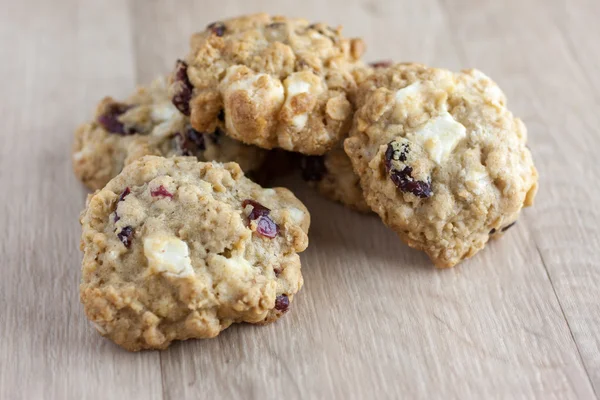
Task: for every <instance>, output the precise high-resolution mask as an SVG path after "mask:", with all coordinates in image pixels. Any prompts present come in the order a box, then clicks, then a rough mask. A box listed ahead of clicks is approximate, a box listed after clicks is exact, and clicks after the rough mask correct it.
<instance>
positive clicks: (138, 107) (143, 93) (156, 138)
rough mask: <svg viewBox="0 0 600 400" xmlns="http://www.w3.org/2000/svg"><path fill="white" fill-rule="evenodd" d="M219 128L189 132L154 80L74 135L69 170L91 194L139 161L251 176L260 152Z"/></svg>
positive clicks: (102, 107) (108, 104)
mask: <svg viewBox="0 0 600 400" xmlns="http://www.w3.org/2000/svg"><path fill="white" fill-rule="evenodd" d="M222 125H223V124H220V125H217V126H215V128H214V129H213V130H212V131H211V132H212V133H211V134H207V133H201V132H199V131H196V130H194V129H192V128H191V126H190V124H189V118H187V117H185V116H184V115H183V114H181V113H180V112H179V111H178V110H177V109H176V108H175V107H174V106H173V104H172V103H171V99H170V97H169V96H168V87H167V82H166V80H165V79H163V78H159V79H156V80H155V81H154V82H153V83H152V84H151V85H149V86H148V87H141V88H139V89H138V90H137V91H136V92H135V93H134V94H133V95H132V96H131V97H129V98H128V99H127V100H126V101H124V102H118V101H116V100H114V99H112V98H110V97H107V98H105V99H104V100H102V102H101V103H100V104H99V105H98V107H97V110H96V117H95V119H94V121H91V122H89V123H86V124H84V125H82V126H80V127H79V128H78V129H77V131H76V132H75V143H74V145H73V154H72V160H73V169H74V171H75V175H76V176H77V178H79V180H81V181H82V182H83V183H84V184H85V185H86V186H88V187H89V188H90V189H92V190H97V189H100V188H102V187H103V186H104V185H106V183H108V181H109V180H110V179H112V178H113V177H115V176H116V175H117V174H118V173H119V172H121V170H122V169H123V167H124V166H125V165H127V164H129V163H131V162H133V161H135V160H137V159H138V158H140V157H142V156H144V155H160V156H165V157H169V156H174V155H185V156H196V157H198V159H200V160H202V161H212V160H216V161H221V162H226V161H235V162H237V163H239V164H240V166H241V167H242V169H243V170H244V171H245V172H252V171H255V170H257V169H258V168H259V167H260V166H261V165H262V161H263V159H264V157H265V153H266V151H265V150H262V149H259V148H257V147H254V146H248V145H245V144H243V143H241V142H238V141H236V140H233V139H230V138H229V137H227V136H225V135H224V134H223V126H222Z"/></svg>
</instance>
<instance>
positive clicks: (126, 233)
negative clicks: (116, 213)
mask: <svg viewBox="0 0 600 400" xmlns="http://www.w3.org/2000/svg"><path fill="white" fill-rule="evenodd" d="M132 236H133V228H132V227H131V226H126V227H125V228H123V229H121V232H119V233H117V237H118V238H119V240H120V241H121V243H123V244H124V245H125V247H127V248H129V247H130V246H131V237H132Z"/></svg>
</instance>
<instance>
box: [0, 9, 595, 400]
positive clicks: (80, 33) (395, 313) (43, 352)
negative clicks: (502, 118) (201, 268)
mask: <svg viewBox="0 0 600 400" xmlns="http://www.w3.org/2000/svg"><path fill="white" fill-rule="evenodd" d="M575 3H577V4H575ZM0 6H2V10H3V12H2V14H0V44H1V45H0V59H2V60H5V62H4V63H2V64H1V65H0V74H1V76H3V77H4V83H3V87H2V88H3V91H2V94H3V96H2V99H0V120H1V121H3V123H4V125H3V128H4V129H2V130H1V131H0V135H2V139H3V140H2V143H3V145H2V146H0V179H1V181H2V186H3V187H4V190H2V191H0V204H3V205H5V208H4V209H2V210H1V211H0V224H2V226H3V227H4V229H2V230H0V254H1V255H2V260H3V266H4V274H3V279H2V280H0V307H1V309H2V310H4V311H3V313H2V316H3V318H2V322H3V323H2V324H0V337H1V338H2V340H0V398H2V399H4V398H7V399H19V398H23V399H31V398H131V399H133V398H145V399H147V398H150V399H160V398H163V397H164V398H177V399H179V398H275V397H277V398H281V397H289V398H292V399H293V398H371V397H377V398H398V397H403V398H427V399H429V398H438V397H444V398H461V399H469V398H477V399H479V398H543V399H569V398H584V399H585V398H594V393H593V388H592V385H591V384H590V380H591V382H592V383H593V384H594V385H595V387H596V391H598V388H599V385H600V351H599V349H600V344H599V340H600V339H599V338H598V335H597V332H598V328H599V327H600V320H599V319H598V315H600V304H599V300H598V296H597V293H598V289H599V288H600V274H598V261H597V260H596V259H597V254H596V253H597V250H596V249H597V248H598V245H599V244H600V235H599V231H598V228H597V223H596V222H597V221H598V218H597V215H598V213H597V212H596V211H595V209H594V208H593V207H594V201H593V200H595V199H598V198H599V193H598V189H597V187H595V186H594V185H593V184H590V182H597V181H598V178H599V176H598V175H599V172H600V170H599V169H598V168H597V167H596V162H595V159H594V155H595V152H597V151H598V150H600V137H599V135H598V129H597V126H598V125H599V123H600V116H598V115H596V114H595V110H596V109H597V106H598V99H599V97H598V95H597V93H596V92H595V89H598V88H599V87H600V86H599V82H600V81H598V78H597V77H596V75H595V69H594V68H595V66H598V64H600V60H599V58H598V57H599V56H598V54H597V52H595V47H597V46H595V41H594V38H596V37H598V34H599V33H600V32H599V31H600V26H598V24H597V23H596V21H597V18H596V17H597V16H599V15H600V9H599V6H598V3H597V2H594V0H576V1H573V2H569V3H568V4H567V2H566V1H564V0H551V1H548V2H543V1H542V0H535V1H530V2H524V1H517V0H509V1H506V2H487V3H485V4H484V3H483V2H477V1H475V0H453V1H447V0H444V1H443V2H442V1H441V0H440V2H438V1H437V0H426V1H420V2H415V1H409V0H402V1H399V0H396V1H392V0H385V1H365V2H363V1H357V0H351V1H342V0H333V1H329V2H326V3H324V2H322V1H317V0H307V1H303V2H302V4H300V5H299V4H298V3H292V2H277V1H273V0H259V1H254V2H252V3H250V2H247V1H239V0H238V1H231V2H223V4H218V5H217V4H215V3H207V2H198V1H192V0H185V1H179V2H176V3H174V2H170V1H167V0H155V1H152V2H148V1H141V0H131V1H130V2H129V3H126V2H122V1H117V0H110V1H103V2H85V1H78V0H56V1H53V2H44V1H43V0H23V1H21V2H11V1H8V0H0ZM257 10H268V11H270V12H273V13H281V14H288V15H292V16H294V15H296V16H305V17H306V18H308V19H312V20H323V21H327V22H329V23H331V24H332V25H335V24H343V25H345V27H346V29H345V32H346V33H347V34H348V35H356V36H362V37H364V38H365V40H366V41H367V42H368V47H369V52H368V55H367V58H368V59H370V60H377V59H390V58H391V59H395V60H403V61H408V60H411V61H415V60H417V61H423V62H425V63H429V64H433V65H439V66H444V67H448V68H452V69H457V68H459V67H466V66H473V65H474V66H477V67H479V68H481V69H482V70H484V71H486V73H489V74H490V75H491V76H492V77H493V78H494V79H496V80H497V81H498V82H499V83H500V84H501V86H502V87H503V88H504V89H505V91H506V92H507V94H508V96H509V98H510V99H511V108H512V109H513V110H515V112H516V113H517V114H518V115H520V116H522V117H523V118H524V119H525V121H526V122H527V124H528V126H529V128H530V140H531V147H532V150H533V152H534V155H535V157H536V162H537V165H538V166H539V169H540V172H541V179H542V182H541V191H540V194H539V197H538V203H537V205H536V207H535V208H533V209H531V210H527V211H526V213H525V217H524V218H523V221H522V223H520V224H518V225H517V227H515V228H514V229H513V230H511V233H510V234H509V235H507V236H506V237H505V238H503V239H502V240H500V241H497V242H495V243H493V244H492V245H491V246H489V248H488V249H487V250H486V251H485V252H483V253H481V254H479V255H478V256H477V257H475V258H474V259H473V260H471V261H468V262H466V263H464V264H463V265H462V266H460V267H459V268H456V269H453V270H448V271H435V270H433V269H432V268H431V266H430V264H429V262H428V260H427V259H426V257H425V256H423V255H422V254H420V253H418V252H415V251H412V250H409V249H407V248H406V247H405V246H403V245H402V244H401V243H399V241H398V240H397V239H396V237H395V236H394V235H393V234H392V233H391V232H389V231H388V230H387V229H385V228H384V227H383V226H382V225H381V223H380V221H379V220H378V219H377V218H376V217H372V216H361V215H358V214H354V213H351V212H349V211H347V210H345V209H344V208H343V207H341V206H337V205H334V204H331V203H329V202H327V201H325V200H323V199H320V198H318V197H317V196H316V195H315V194H314V193H313V192H312V191H310V190H309V189H308V188H306V187H305V186H304V184H303V183H302V182H286V184H289V185H291V187H292V188H293V189H294V190H295V192H297V193H298V195H299V196H300V197H301V198H302V199H303V200H304V201H305V202H306V204H307V206H308V207H309V208H310V209H311V212H312V215H313V227H312V231H311V245H310V247H309V250H308V251H307V252H306V253H305V254H303V256H302V258H303V271H304V276H305V281H306V285H305V287H304V289H303V291H302V292H301V293H300V295H299V296H298V297H297V301H295V303H294V304H293V309H292V311H291V312H290V313H289V315H287V316H286V317H285V318H283V319H282V320H281V321H279V322H278V323H276V324H273V325H270V326H266V327H253V326H239V327H233V328H231V329H229V330H228V331H226V332H224V333H223V334H222V335H221V336H220V337H218V338H217V339H214V340H205V341H189V342H186V343H179V344H176V345H174V346H173V347H172V348H171V349H170V350H168V351H166V352H162V353H157V352H144V353H139V354H129V353H126V352H124V351H122V350H121V349H119V348H118V347H116V346H114V345H112V344H111V343H109V342H108V341H105V340H103V339H101V338H100V337H99V336H98V335H97V334H96V333H95V332H94V331H93V329H92V328H91V327H90V326H89V324H88V323H87V321H86V320H85V318H84V315H83V311H82V309H81V306H80V305H79V299H78V293H77V286H78V282H79V277H80V272H79V264H80V259H81V254H80V252H79V250H78V249H77V243H78V241H79V235H80V227H79V225H78V223H77V216H78V213H79V210H80V209H81V208H82V206H83V199H84V196H85V190H84V189H83V188H82V187H81V186H80V185H79V184H78V183H77V182H76V180H75V179H74V177H73V174H72V171H71V167H70V159H69V157H68V152H69V150H68V149H69V148H70V145H71V142H72V133H71V132H72V130H73V129H74V127H75V126H76V125H77V124H78V123H79V122H82V121H84V120H85V119H87V118H89V117H90V115H91V112H92V110H93V106H94V104H95V103H96V102H97V101H98V100H99V98H100V97H102V96H104V95H106V94H110V95H113V96H116V97H118V96H124V95H127V94H128V93H129V92H130V91H131V89H132V88H133V86H134V83H136V82H138V83H142V82H147V81H149V80H151V79H152V78H153V77H154V76H155V75H157V74H161V73H166V72H168V71H169V70H170V69H171V67H172V65H173V63H174V60H175V59H176V58H177V57H180V56H182V55H183V54H184V53H185V51H186V47H187V37H188V35H189V34H190V33H191V32H192V31H194V30H198V29H202V28H203V27H204V26H205V25H206V24H207V23H208V22H211V21H214V20H217V19H219V18H222V17H223V16H234V15H238V14H243V13H248V12H255V11H257ZM565 137H566V138H568V140H565ZM565 318H566V319H565ZM569 328H570V330H569ZM584 366H585V369H584ZM161 368H162V373H161ZM586 370H587V374H586ZM588 374H589V378H588ZM163 383H164V386H163ZM374 395H375V396H374Z"/></svg>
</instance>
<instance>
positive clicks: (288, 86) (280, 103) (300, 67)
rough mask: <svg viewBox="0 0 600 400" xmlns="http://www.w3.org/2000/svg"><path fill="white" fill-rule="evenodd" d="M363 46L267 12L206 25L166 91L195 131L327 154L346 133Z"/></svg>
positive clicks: (328, 30)
mask: <svg viewBox="0 0 600 400" xmlns="http://www.w3.org/2000/svg"><path fill="white" fill-rule="evenodd" d="M363 51H364V44H363V42H362V40H360V39H347V38H344V37H343V36H342V35H341V28H332V27H330V26H328V25H326V24H320V23H319V24H311V23H310V22H308V21H306V20H303V19H291V18H285V17H280V16H273V17H272V16H269V15H267V14H257V15H250V16H245V17H240V18H234V19H230V20H224V21H219V22H215V23H213V24H210V25H209V26H208V28H207V29H206V30H205V31H204V32H201V33H197V34H196V35H194V36H193V37H192V40H191V51H190V53H189V55H188V56H187V58H186V59H185V61H179V62H178V63H177V67H176V70H175V72H174V74H173V85H172V88H171V92H172V96H173V102H174V104H175V105H176V106H177V107H178V109H179V110H180V111H181V112H182V113H184V114H186V115H190V116H191V123H192V126H193V127H194V128H195V129H197V130H199V131H202V132H205V131H207V132H210V131H212V130H214V129H215V127H216V126H217V125H218V124H219V122H220V119H221V120H224V122H225V124H226V128H227V129H226V130H227V134H228V135H230V136H231V137H232V138H234V139H237V140H240V141H242V142H244V143H247V144H253V145H256V146H259V147H262V148H266V149H272V148H275V147H279V148H282V149H285V150H288V151H295V152H300V153H304V154H324V153H325V152H327V151H328V150H330V149H332V148H333V147H334V146H335V145H336V144H338V142H339V141H340V140H341V139H343V138H344V137H345V136H346V135H347V132H348V129H349V127H350V123H351V119H352V113H353V106H352V104H351V101H350V98H351V96H352V94H351V92H353V91H354V90H355V88H356V81H355V77H354V76H353V71H354V69H356V68H357V67H360V66H361V65H362V63H361V61H360V58H361V55H362V53H363Z"/></svg>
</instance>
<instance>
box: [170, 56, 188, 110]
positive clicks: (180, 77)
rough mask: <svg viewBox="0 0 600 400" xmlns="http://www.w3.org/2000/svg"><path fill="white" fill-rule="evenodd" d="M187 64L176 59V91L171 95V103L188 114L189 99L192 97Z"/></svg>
mask: <svg viewBox="0 0 600 400" xmlns="http://www.w3.org/2000/svg"><path fill="white" fill-rule="evenodd" d="M187 69H188V65H187V63H186V62H185V61H182V60H177V64H176V65H175V74H174V75H175V83H177V93H175V95H174V96H173V99H172V101H173V105H174V106H175V107H177V109H178V110H179V111H181V113H182V114H183V115H188V116H189V115H190V100H191V99H192V90H193V86H192V83H191V82H190V78H189V77H188V75H187Z"/></svg>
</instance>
